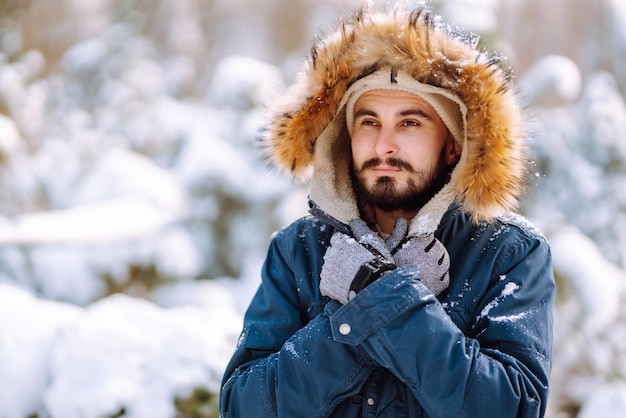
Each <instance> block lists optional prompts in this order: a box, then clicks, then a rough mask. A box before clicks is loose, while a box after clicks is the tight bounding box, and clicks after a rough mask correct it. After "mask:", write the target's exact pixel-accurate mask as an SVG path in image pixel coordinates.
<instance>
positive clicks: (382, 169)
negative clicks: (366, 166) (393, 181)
mask: <svg viewBox="0 0 626 418" xmlns="http://www.w3.org/2000/svg"><path fill="white" fill-rule="evenodd" d="M372 171H373V172H375V173H377V174H381V175H389V174H394V173H399V172H400V171H402V170H401V169H399V168H398V167H390V166H383V165H380V166H378V167H373V168H372Z"/></svg>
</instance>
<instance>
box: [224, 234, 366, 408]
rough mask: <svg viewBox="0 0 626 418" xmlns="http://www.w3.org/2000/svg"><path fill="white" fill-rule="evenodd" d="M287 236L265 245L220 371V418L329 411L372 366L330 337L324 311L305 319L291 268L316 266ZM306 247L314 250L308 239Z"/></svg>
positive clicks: (355, 350) (303, 271)
mask: <svg viewBox="0 0 626 418" xmlns="http://www.w3.org/2000/svg"><path fill="white" fill-rule="evenodd" d="M286 235H288V234H286V233H282V234H279V235H278V237H277V238H274V240H273V242H272V244H271V245H270V249H269V251H268V256H267V258H266V260H265V264H264V266H263V270H262V282H261V285H260V287H259V289H258V291H257V293H256V295H255V296H254V298H253V300H252V302H251V303H250V306H249V308H248V310H247V312H246V315H245V318H244V327H243V331H242V333H241V337H240V340H239V342H238V345H237V348H236V351H235V353H234V355H233V357H232V359H231V361H230V364H229V365H228V367H227V370H226V372H225V374H224V378H223V382H222V390H221V393H220V413H221V416H222V417H223V418H227V417H231V418H240V417H277V416H280V417H296V416H306V417H324V416H328V415H330V413H331V412H332V410H333V409H334V408H335V407H336V406H337V404H338V403H339V402H341V400H343V399H345V398H346V397H348V396H351V395H353V394H354V393H356V392H358V388H359V387H360V386H361V385H362V384H363V382H364V381H365V379H366V378H367V375H368V374H369V373H370V372H371V368H372V367H373V363H372V361H371V359H370V358H369V357H368V356H367V355H366V354H365V352H364V351H363V349H362V348H360V347H357V346H353V345H347V344H343V343H340V342H337V341H335V340H334V339H333V338H332V333H331V329H330V321H329V318H328V316H327V315H326V314H325V313H323V312H321V313H319V314H317V315H316V316H315V317H314V318H312V320H311V321H308V318H307V317H306V316H307V315H306V307H305V308H303V307H302V304H301V301H300V293H301V292H306V289H298V285H299V283H298V282H297V277H296V273H294V270H296V271H298V272H301V274H304V275H307V274H312V273H308V272H307V270H308V269H315V266H305V265H300V263H303V262H305V261H304V260H303V259H299V257H298V256H294V255H293V252H294V251H298V248H303V247H304V246H295V247H294V245H293V242H289V240H288V239H285V236H286ZM289 244H291V245H289ZM304 250H306V251H314V249H312V248H310V246H307V247H306V248H304ZM304 250H303V251H304ZM319 258H320V259H321V257H319ZM296 259H297V260H296ZM296 264H298V265H299V267H298V268H294V265H296ZM300 279H302V278H300ZM305 282H306V280H301V283H305ZM314 285H315V283H312V284H311V286H314ZM320 306H321V305H320ZM303 310H304V311H305V312H303ZM319 310H320V311H321V310H322V309H321V308H320V309H319ZM329 361H332V367H328V363H329Z"/></svg>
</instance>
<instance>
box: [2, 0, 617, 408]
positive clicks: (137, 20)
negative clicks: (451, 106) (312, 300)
mask: <svg viewBox="0 0 626 418" xmlns="http://www.w3.org/2000/svg"><path fill="white" fill-rule="evenodd" d="M356 4H360V1H356V0H355V1H352V2H351V1H347V0H346V1H343V2H339V1H336V0H254V1H252V0H54V1H51V0H0V417H1V418H26V417H29V418H48V417H50V418H73V417H76V418H92V417H93V418H96V417H97V418H105V417H106V418H112V417H132V418H147V417H150V418H161V417H163V418H167V417H174V416H176V417H189V418H190V417H202V418H207V417H216V416H217V397H216V395H217V393H218V391H219V381H220V378H221V375H222V371H223V369H224V367H225V365H226V362H227V361H228V359H229V357H230V355H231V353H232V351H233V349H234V345H235V343H236V340H237V337H238V333H239V331H240V327H241V320H242V314H243V311H244V309H245V306H246V305H247V303H248V301H249V299H250V297H251V296H252V293H253V292H254V290H255V288H256V286H257V285H258V281H259V268H260V263H261V262H262V260H263V257H264V254H265V251H266V246H267V244H268V242H269V239H270V236H271V234H272V232H274V231H276V230H277V229H279V228H281V227H282V226H285V225H286V224H288V223H289V222H291V221H292V220H294V219H296V218H297V217H299V216H301V215H303V214H304V213H305V212H306V206H305V203H306V199H305V196H306V190H305V188H303V187H302V186H299V185H297V184H294V183H292V182H291V181H290V180H289V179H286V178H283V177H280V176H279V175H278V174H277V173H275V172H273V171H271V170H268V168H267V166H266V163H265V162H264V161H263V160H262V159H261V157H260V152H259V149H258V147H257V145H256V144H255V137H256V133H257V130H258V127H259V126H260V124H262V122H263V107H262V104H263V103H265V102H267V100H268V99H269V98H271V97H273V96H274V95H275V94H277V93H279V92H281V91H282V89H284V88H285V86H286V85H287V84H289V83H290V82H291V81H292V80H293V77H294V75H295V72H296V71H297V69H298V68H299V66H300V65H301V63H302V59H303V57H304V55H305V53H306V52H307V51H308V47H309V44H310V42H311V40H312V39H313V37H314V35H315V34H319V33H321V32H324V31H327V30H329V29H330V28H332V27H333V25H334V23H335V22H336V18H337V16H338V15H339V13H343V12H346V11H349V10H352V9H353V7H354V5H356ZM432 5H433V8H434V9H435V10H436V11H437V12H438V13H440V14H441V15H442V16H443V17H444V19H445V20H446V21H448V22H450V23H454V24H456V25H458V26H460V27H461V28H463V29H464V30H466V31H470V32H473V33H475V34H478V35H480V36H481V42H482V45H484V46H485V47H488V48H490V49H492V48H495V49H498V50H500V51H502V52H503V54H504V55H505V56H506V57H507V58H508V60H509V62H510V64H511V65H512V66H513V68H514V69H515V71H516V73H517V75H518V78H517V79H516V82H517V84H518V87H519V89H520V91H521V93H522V94H523V97H524V100H525V102H526V106H527V109H528V113H529V116H530V119H529V129H530V132H531V138H530V146H531V148H532V152H533V156H534V161H535V163H534V166H533V173H532V174H533V176H532V179H531V181H530V193H529V195H528V198H527V199H526V200H524V202H523V206H522V208H521V209H522V212H523V213H524V214H525V215H526V216H528V217H529V218H530V219H531V220H532V221H533V222H535V223H536V224H537V225H538V226H539V227H540V228H541V229H542V230H543V231H544V233H545V234H546V236H547V237H548V239H549V240H550V243H551V245H552V250H553V255H554V268H555V276H556V278H557V284H558V298H557V306H556V342H555V348H554V367H553V374H552V389H551V398H550V404H549V411H548V417H549V418H573V417H579V418H599V417H602V418H613V417H615V418H617V417H624V416H626V305H625V304H624V300H625V297H626V273H625V268H626V104H625V101H624V97H625V94H626V60H625V59H624V57H626V2H624V1H623V0H551V1H549V2H546V1H543V0H447V1H443V0H440V1H434V2H433V3H432Z"/></svg>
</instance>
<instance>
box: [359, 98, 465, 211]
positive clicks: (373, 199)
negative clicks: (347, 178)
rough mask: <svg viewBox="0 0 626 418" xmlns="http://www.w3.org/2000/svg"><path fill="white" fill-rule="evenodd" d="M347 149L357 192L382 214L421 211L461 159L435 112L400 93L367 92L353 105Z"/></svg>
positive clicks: (415, 99) (420, 100) (456, 146)
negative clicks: (349, 152)
mask: <svg viewBox="0 0 626 418" xmlns="http://www.w3.org/2000/svg"><path fill="white" fill-rule="evenodd" d="M351 144H352V160H353V164H354V177H355V178H354V180H355V188H356V191H357V193H358V194H359V196H360V197H361V198H363V199H365V201H366V203H371V204H373V205H374V206H376V207H379V208H381V209H383V210H386V211H394V210H403V211H415V210H418V209H419V208H421V207H422V206H423V205H424V204H425V203H426V202H428V200H430V198H432V197H433V196H434V195H435V194H436V193H437V192H438V191H439V190H440V189H441V187H443V185H444V184H445V182H446V181H447V178H448V174H449V171H450V167H451V166H452V165H453V164H454V163H455V162H456V161H457V158H458V155H459V154H460V149H459V147H458V145H457V144H456V142H455V141H454V139H453V137H452V135H450V134H449V132H448V129H447V128H446V126H445V125H444V123H443V121H442V120H441V118H440V117H439V115H438V114H437V112H436V111H435V109H433V107H432V106H430V104H428V102H426V101H425V100H423V99H422V98H420V97H419V96H416V95H415V94H412V93H408V92H404V91H399V90H371V91H369V92H366V93H364V94H363V95H362V96H361V97H360V98H359V99H358V100H357V102H356V104H355V108H354V127H353V131H352V139H351Z"/></svg>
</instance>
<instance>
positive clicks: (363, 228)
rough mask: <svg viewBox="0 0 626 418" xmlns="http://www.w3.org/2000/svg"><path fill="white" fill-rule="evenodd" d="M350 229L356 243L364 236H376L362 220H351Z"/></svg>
mask: <svg viewBox="0 0 626 418" xmlns="http://www.w3.org/2000/svg"><path fill="white" fill-rule="evenodd" d="M350 229H351V230H352V233H353V234H354V238H356V239H357V241H361V239H362V238H363V237H364V236H366V235H374V234H376V233H375V232H374V231H372V230H371V229H370V228H369V227H368V226H367V224H366V223H365V221H364V220H363V219H353V220H351V221H350Z"/></svg>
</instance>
